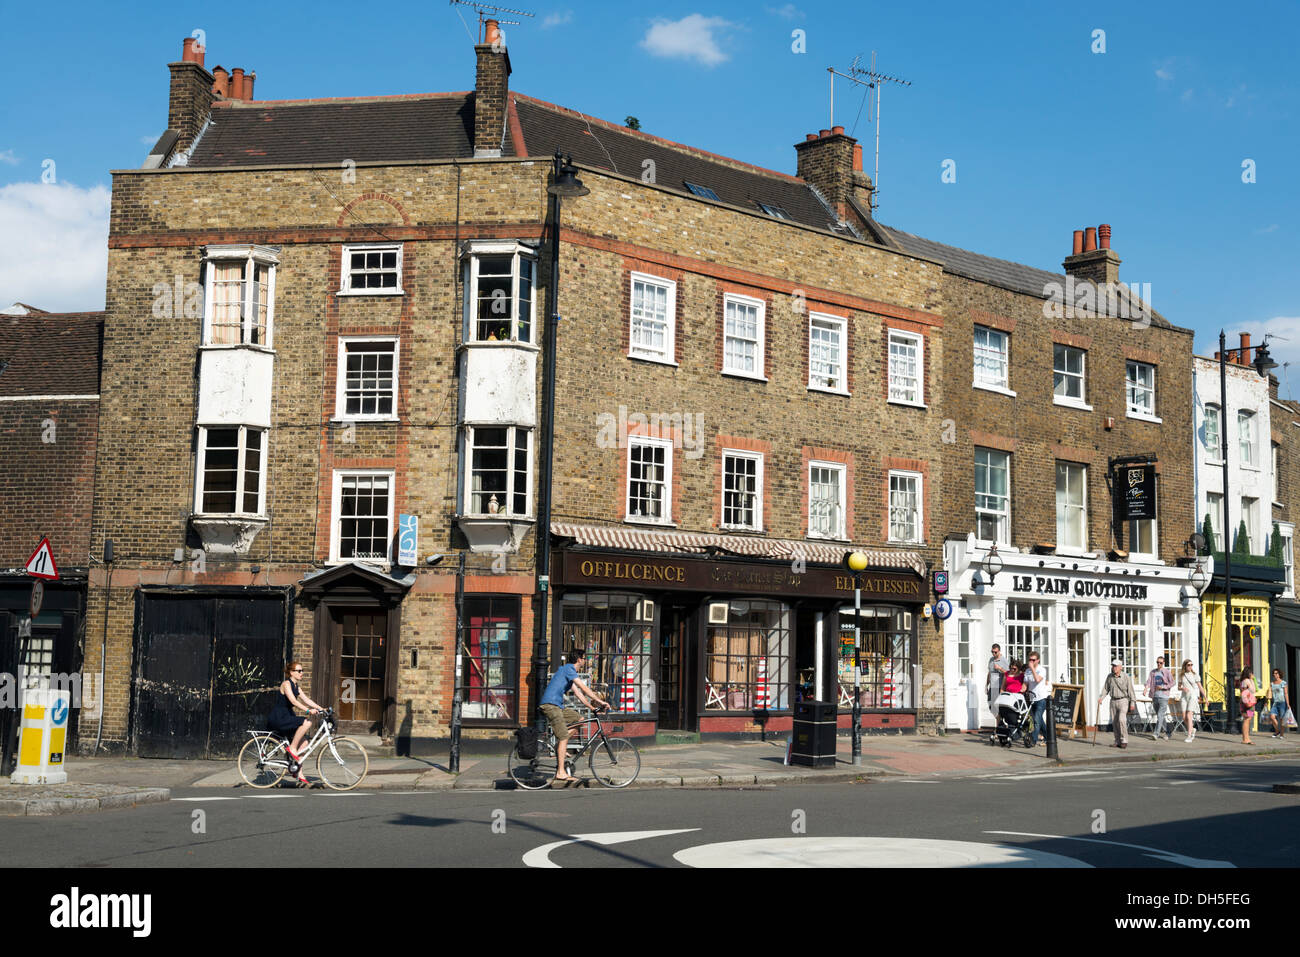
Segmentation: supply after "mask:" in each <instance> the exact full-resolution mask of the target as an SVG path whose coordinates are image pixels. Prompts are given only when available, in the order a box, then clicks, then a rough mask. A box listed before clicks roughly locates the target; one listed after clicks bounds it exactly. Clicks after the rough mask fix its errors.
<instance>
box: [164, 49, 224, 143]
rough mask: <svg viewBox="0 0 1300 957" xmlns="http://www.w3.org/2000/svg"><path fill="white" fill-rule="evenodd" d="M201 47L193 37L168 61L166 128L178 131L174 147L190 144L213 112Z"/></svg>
mask: <svg viewBox="0 0 1300 957" xmlns="http://www.w3.org/2000/svg"><path fill="white" fill-rule="evenodd" d="M204 52H205V51H204V50H202V49H200V48H198V45H197V43H196V42H195V39H194V38H193V37H186V38H185V42H184V43H183V44H182V45H181V59H180V60H178V61H176V62H175V63H169V64H167V69H168V70H169V71H170V72H171V88H170V91H169V94H168V98H167V128H168V129H169V130H173V131H174V132H175V133H176V134H177V140H176V145H175V150H176V151H177V152H183V151H185V150H188V149H189V148H190V146H192V145H193V143H194V140H195V138H196V137H197V136H198V135H199V130H201V129H203V125H204V124H205V123H207V121H208V116H209V115H211V113H212V101H213V99H214V98H215V94H214V93H213V91H212V74H211V73H209V72H208V71H207V70H205V69H204V68H203V56H204Z"/></svg>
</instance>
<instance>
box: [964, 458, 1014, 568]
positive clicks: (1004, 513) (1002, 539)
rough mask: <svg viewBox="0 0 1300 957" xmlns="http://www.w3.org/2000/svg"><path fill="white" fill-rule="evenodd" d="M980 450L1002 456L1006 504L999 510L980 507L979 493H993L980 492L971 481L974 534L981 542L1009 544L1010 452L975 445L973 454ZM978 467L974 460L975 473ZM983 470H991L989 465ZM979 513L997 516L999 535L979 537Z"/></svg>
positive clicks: (989, 494)
mask: <svg viewBox="0 0 1300 957" xmlns="http://www.w3.org/2000/svg"><path fill="white" fill-rule="evenodd" d="M980 452H988V453H990V454H991V455H1001V456H1002V457H1003V460H1004V462H1005V463H1006V471H1007V494H1006V496H1005V498H1006V504H1005V507H1004V508H1002V509H1001V510H999V509H994V508H980V503H979V496H980V495H981V494H983V495H985V496H986V497H989V496H992V495H993V493H991V492H984V493H981V492H980V491H979V486H978V485H974V483H972V484H973V487H974V494H975V535H976V539H977V540H978V541H981V542H987V543H992V544H997V545H1010V544H1011V453H1010V452H1004V451H1003V450H1002V449H989V448H983V447H980V446H977V447H976V448H975V454H976V456H978V455H979V453H980ZM980 468H981V466H980V464H979V462H978V461H976V462H975V470H976V472H977V473H978V472H979V470H980ZM985 470H986V471H989V470H991V466H990V467H989V468H986V469H985ZM981 513H984V514H986V515H993V516H997V518H996V521H997V525H998V530H999V533H1000V534H999V536H998V537H997V538H996V539H982V538H979V527H980V523H979V516H980V514H981Z"/></svg>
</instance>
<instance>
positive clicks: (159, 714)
mask: <svg viewBox="0 0 1300 957" xmlns="http://www.w3.org/2000/svg"><path fill="white" fill-rule="evenodd" d="M137 602H138V603H137V605H136V660H135V672H134V679H133V681H132V703H131V726H132V734H133V737H134V741H135V749H136V753H137V754H139V755H140V756H141V757H149V758H199V757H224V756H231V755H234V754H235V753H236V752H238V750H239V748H240V746H241V745H242V743H243V742H244V741H246V740H247V735H246V734H245V732H246V731H247V730H249V729H253V728H261V727H263V726H265V724H266V716H267V715H268V714H269V713H270V711H271V707H272V705H273V704H274V700H275V695H276V694H277V693H278V690H277V689H278V688H279V686H280V682H281V681H282V680H283V678H284V662H285V656H286V654H287V653H288V651H289V648H288V635H289V596H288V595H287V594H286V593H285V592H284V591H275V592H271V593H261V594H246V593H236V594H194V593H187V594H180V595H178V594H175V593H172V594H165V593H160V592H146V591H142V592H140V593H139V594H138V597H137Z"/></svg>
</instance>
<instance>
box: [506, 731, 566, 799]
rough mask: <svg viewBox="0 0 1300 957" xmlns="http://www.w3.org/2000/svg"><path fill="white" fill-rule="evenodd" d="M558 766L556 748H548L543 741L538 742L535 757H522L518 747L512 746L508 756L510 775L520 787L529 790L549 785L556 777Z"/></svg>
mask: <svg viewBox="0 0 1300 957" xmlns="http://www.w3.org/2000/svg"><path fill="white" fill-rule="evenodd" d="M557 767H558V766H557V765H556V763H555V749H554V748H551V749H549V750H548V749H547V748H546V746H545V745H544V744H543V743H542V742H538V746H537V757H535V758H523V757H520V756H519V748H518V747H514V748H511V749H510V756H509V757H508V758H506V770H507V771H509V772H510V777H511V778H512V779H513V780H514V782H515V784H517V785H519V787H521V788H527V789H528V790H529V791H536V790H538V789H539V788H544V787H546V786H547V785H549V784H550V783H551V781H552V780H554V778H555V772H556V769H557Z"/></svg>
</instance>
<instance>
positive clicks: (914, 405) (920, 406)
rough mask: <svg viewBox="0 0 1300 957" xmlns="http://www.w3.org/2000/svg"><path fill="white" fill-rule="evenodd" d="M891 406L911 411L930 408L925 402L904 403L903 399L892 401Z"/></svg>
mask: <svg viewBox="0 0 1300 957" xmlns="http://www.w3.org/2000/svg"><path fill="white" fill-rule="evenodd" d="M888 404H889V405H901V406H905V407H907V408H909V409H928V408H929V406H928V405H926V404H925V403H924V402H904V401H903V400H902V399H890V400H889V403H888Z"/></svg>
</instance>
